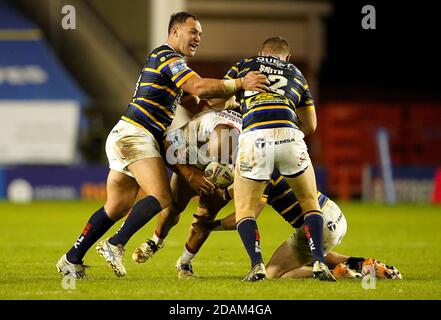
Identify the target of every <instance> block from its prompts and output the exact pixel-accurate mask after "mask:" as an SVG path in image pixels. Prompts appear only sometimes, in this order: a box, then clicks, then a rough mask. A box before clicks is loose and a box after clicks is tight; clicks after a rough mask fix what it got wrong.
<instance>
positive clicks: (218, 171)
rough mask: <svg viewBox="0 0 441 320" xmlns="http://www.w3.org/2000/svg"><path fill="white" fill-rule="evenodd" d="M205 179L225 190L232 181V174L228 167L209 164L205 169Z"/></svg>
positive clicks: (220, 164) (216, 163)
mask: <svg viewBox="0 0 441 320" xmlns="http://www.w3.org/2000/svg"><path fill="white" fill-rule="evenodd" d="M205 177H206V178H207V179H208V180H210V181H211V182H213V183H214V185H215V186H216V187H218V188H222V189H223V188H226V187H228V186H229V185H231V184H232V183H233V181H234V172H233V170H232V168H231V167H230V166H229V165H226V164H222V163H219V162H210V163H209V164H208V165H207V167H206V168H205Z"/></svg>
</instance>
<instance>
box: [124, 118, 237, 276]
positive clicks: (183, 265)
mask: <svg viewBox="0 0 441 320" xmlns="http://www.w3.org/2000/svg"><path fill="white" fill-rule="evenodd" d="M178 122H179V121H178ZM241 123H242V120H241V117H240V114H239V113H238V112H235V111H232V110H224V111H218V112H213V111H211V112H207V113H203V114H200V115H199V116H197V117H195V118H193V119H192V120H191V121H190V122H189V123H187V124H186V125H184V127H182V128H177V129H174V130H171V131H170V132H169V133H168V134H167V138H166V143H165V145H166V148H167V150H169V153H173V150H175V151H180V152H182V153H183V154H184V159H185V161H183V162H182V163H181V164H175V165H173V166H172V167H174V171H175V173H174V174H173V176H172V179H171V189H172V205H171V206H170V207H169V208H168V209H167V210H164V211H162V212H161V213H160V214H159V215H158V218H157V224H156V229H155V232H154V233H153V236H152V238H151V239H148V240H147V242H145V243H143V244H141V245H140V246H138V247H137V248H136V249H135V251H134V253H133V255H132V258H133V260H134V261H136V262H138V263H144V262H146V261H147V260H148V259H150V258H151V257H152V256H153V254H154V253H155V252H157V250H158V249H160V248H162V246H163V244H164V241H165V238H166V237H167V235H168V234H169V232H170V230H171V228H172V227H173V226H175V225H176V224H177V223H178V221H179V217H180V214H181V213H182V212H183V211H184V210H185V208H186V207H187V205H188V203H189V201H190V200H191V198H193V197H194V196H196V195H198V192H197V191H198V190H197V188H195V187H193V186H191V181H192V180H193V179H194V177H195V176H198V178H199V177H202V179H203V180H207V179H206V178H205V177H204V171H203V170H204V169H205V167H206V166H207V164H208V163H210V162H218V163H224V164H232V162H233V159H234V154H235V152H234V150H235V149H236V150H237V148H235V147H234V146H235V145H237V139H238V135H239V133H240V131H241ZM170 145H171V147H170ZM170 150H171V151H170ZM222 153H223V154H222ZM191 158H193V159H195V160H196V161H193V163H192V161H189V160H191ZM202 191H205V192H202V193H199V194H200V198H199V205H198V208H197V212H196V214H195V217H197V218H198V219H199V218H201V219H208V220H214V218H215V217H216V214H217V213H218V212H219V211H220V210H221V209H222V208H223V207H224V206H225V205H226V204H227V203H228V202H229V200H227V199H222V198H221V197H220V196H219V195H218V194H217V193H213V192H207V190H202ZM196 221H197V220H196ZM208 235H209V232H199V233H196V232H195V231H194V228H193V226H190V231H189V236H188V240H187V242H186V243H185V246H184V249H183V253H182V256H181V257H180V258H179V259H178V261H177V262H176V268H177V272H178V277H179V278H186V277H191V276H192V275H193V270H192V266H191V260H192V259H193V257H194V255H195V254H196V253H197V252H198V251H199V249H200V247H201V246H202V244H203V243H204V242H205V240H206V239H207V237H208Z"/></svg>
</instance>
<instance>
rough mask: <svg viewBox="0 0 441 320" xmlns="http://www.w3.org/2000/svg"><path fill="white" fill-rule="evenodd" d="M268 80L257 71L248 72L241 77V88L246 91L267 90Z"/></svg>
mask: <svg viewBox="0 0 441 320" xmlns="http://www.w3.org/2000/svg"><path fill="white" fill-rule="evenodd" d="M269 84H270V82H269V80H268V79H267V77H266V76H265V75H264V74H263V73H261V72H259V71H251V72H248V73H247V75H246V76H245V77H243V78H242V89H243V90H247V91H257V92H268V91H269V88H268V86H267V85H269Z"/></svg>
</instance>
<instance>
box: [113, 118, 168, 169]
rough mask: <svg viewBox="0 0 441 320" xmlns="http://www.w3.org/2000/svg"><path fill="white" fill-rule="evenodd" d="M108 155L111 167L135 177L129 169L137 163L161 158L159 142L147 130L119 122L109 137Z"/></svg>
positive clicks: (125, 122) (122, 121)
mask: <svg viewBox="0 0 441 320" xmlns="http://www.w3.org/2000/svg"><path fill="white" fill-rule="evenodd" d="M106 155H107V159H108V161H109V167H110V169H112V170H115V171H119V172H122V173H124V174H126V175H128V176H131V177H134V176H133V174H132V173H131V172H130V171H129V169H128V168H127V167H128V166H129V165H130V164H132V163H134V162H135V161H138V160H141V159H145V158H155V157H161V153H160V148H159V144H158V141H156V139H155V137H154V136H153V135H152V134H151V133H150V132H149V131H148V130H146V129H143V128H140V127H138V126H135V125H133V124H131V123H128V122H127V121H124V120H119V121H118V123H117V124H116V125H115V126H114V127H113V129H112V130H111V131H110V133H109V135H108V136H107V140H106Z"/></svg>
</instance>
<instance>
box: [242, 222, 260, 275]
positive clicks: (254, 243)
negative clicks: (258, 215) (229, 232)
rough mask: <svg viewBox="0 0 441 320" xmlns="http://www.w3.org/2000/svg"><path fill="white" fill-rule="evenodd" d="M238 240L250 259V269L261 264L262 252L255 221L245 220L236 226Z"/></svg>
mask: <svg viewBox="0 0 441 320" xmlns="http://www.w3.org/2000/svg"><path fill="white" fill-rule="evenodd" d="M236 229H237V231H238V232H239V235H240V238H241V239H242V242H243V244H244V246H245V249H246V250H247V252H248V255H249V256H250V259H251V267H253V266H255V265H256V264H258V263H261V262H263V258H262V252H261V250H260V236H259V230H258V229H257V223H256V219H254V218H245V219H243V220H241V221H239V223H238V224H237V227H236Z"/></svg>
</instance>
